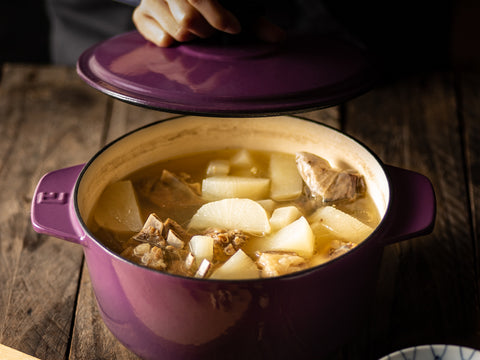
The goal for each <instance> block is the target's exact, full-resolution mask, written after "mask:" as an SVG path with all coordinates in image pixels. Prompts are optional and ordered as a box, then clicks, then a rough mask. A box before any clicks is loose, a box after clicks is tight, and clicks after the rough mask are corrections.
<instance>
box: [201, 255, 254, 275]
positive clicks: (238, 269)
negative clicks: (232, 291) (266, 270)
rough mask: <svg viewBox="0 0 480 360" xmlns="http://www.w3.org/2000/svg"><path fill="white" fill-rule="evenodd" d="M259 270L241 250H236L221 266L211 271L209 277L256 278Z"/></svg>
mask: <svg viewBox="0 0 480 360" xmlns="http://www.w3.org/2000/svg"><path fill="white" fill-rule="evenodd" d="M259 277H260V272H259V270H258V268H257V265H256V264H255V262H254V261H253V260H252V259H251V258H250V257H249V256H248V255H247V254H245V252H243V251H242V250H241V249H239V250H237V252H236V253H235V254H233V255H232V256H231V257H230V258H229V259H228V260H227V261H226V262H225V263H224V264H223V265H222V266H220V267H219V268H218V269H217V270H215V271H214V272H213V274H212V275H211V276H210V279H226V280H227V279H228V280H234V279H256V278H259Z"/></svg>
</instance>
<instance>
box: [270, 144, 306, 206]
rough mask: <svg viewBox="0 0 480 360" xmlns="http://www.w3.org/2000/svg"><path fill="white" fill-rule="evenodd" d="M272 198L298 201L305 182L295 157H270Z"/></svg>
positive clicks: (279, 155)
mask: <svg viewBox="0 0 480 360" xmlns="http://www.w3.org/2000/svg"><path fill="white" fill-rule="evenodd" d="M269 172H270V180H271V185H270V197H271V198H272V199H273V200H277V201H285V200H293V199H296V198H297V197H298V196H300V194H301V193H302V190H303V180H302V177H301V176H300V174H299V173H298V169H297V165H296V163H295V155H291V154H277V153H274V154H272V155H271V156H270V166H269Z"/></svg>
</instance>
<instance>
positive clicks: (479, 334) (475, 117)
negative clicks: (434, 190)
mask: <svg viewBox="0 0 480 360" xmlns="http://www.w3.org/2000/svg"><path fill="white" fill-rule="evenodd" d="M459 93H460V94H459V98H460V116H461V119H462V120H463V136H464V142H465V161H466V171H467V175H468V178H467V187H468V195H469V199H470V211H471V214H472V219H471V221H472V223H471V224H472V233H473V239H472V242H473V243H472V246H473V248H474V249H475V255H476V267H475V270H476V275H477V276H476V277H477V288H476V290H477V292H476V294H477V296H479V292H478V289H479V287H480V285H479V284H478V281H480V277H479V274H480V261H479V259H480V73H478V72H477V73H463V74H461V75H459ZM477 302H478V299H477ZM477 306H478V305H477ZM477 312H478V310H477ZM476 320H477V331H476V333H475V337H476V338H477V341H479V342H480V340H478V339H480V329H479V324H480V319H478V318H477V319H476Z"/></svg>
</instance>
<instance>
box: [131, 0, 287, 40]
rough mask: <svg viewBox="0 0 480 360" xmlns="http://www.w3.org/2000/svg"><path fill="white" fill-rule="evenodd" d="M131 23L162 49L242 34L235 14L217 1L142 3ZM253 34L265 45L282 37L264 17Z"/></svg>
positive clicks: (277, 29)
mask: <svg viewBox="0 0 480 360" xmlns="http://www.w3.org/2000/svg"><path fill="white" fill-rule="evenodd" d="M239 1H241V0H239ZM133 22H134V24H135V26H136V27H137V29H138V31H139V32H140V33H141V34H142V35H143V36H144V37H145V38H146V39H147V40H149V41H151V42H153V43H154V44H156V45H157V46H161V47H167V46H170V45H172V44H173V43H174V42H176V41H177V42H185V41H190V40H193V39H195V38H197V37H199V38H207V37H210V36H212V35H213V34H214V33H216V32H217V31H221V32H225V33H228V34H238V33H240V32H241V30H242V28H241V24H240V22H239V21H238V19H237V18H236V17H235V16H234V14H232V13H231V12H230V11H229V10H227V9H226V8H224V7H223V6H222V5H220V4H219V3H218V1H217V0H142V1H141V3H140V5H139V6H138V7H137V8H136V9H135V11H134V13H133ZM252 30H253V32H254V33H255V34H256V36H257V37H258V38H259V39H261V40H264V41H268V42H278V41H281V40H282V39H283V38H284V37H285V33H284V31H283V30H282V29H281V28H279V27H278V26H276V25H274V24H273V23H271V22H270V21H268V20H267V19H266V18H264V17H261V18H259V19H257V21H256V22H255V24H254V28H253V29H252Z"/></svg>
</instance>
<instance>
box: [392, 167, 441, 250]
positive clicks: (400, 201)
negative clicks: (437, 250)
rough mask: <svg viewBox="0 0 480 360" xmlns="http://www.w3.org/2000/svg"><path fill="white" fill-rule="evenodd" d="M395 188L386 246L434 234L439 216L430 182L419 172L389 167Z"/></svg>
mask: <svg viewBox="0 0 480 360" xmlns="http://www.w3.org/2000/svg"><path fill="white" fill-rule="evenodd" d="M385 169H386V171H387V173H388V174H389V177H390V184H391V187H392V192H391V193H392V200H391V208H390V210H389V218H388V221H389V222H390V226H389V227H388V229H387V230H386V234H385V235H384V245H388V244H393V243H396V242H399V241H402V240H406V239H409V238H412V237H416V236H421V235H426V234H429V233H431V232H432V230H433V226H434V223H435V216H436V201H435V192H434V190H433V186H432V183H431V182H430V180H429V179H428V178H427V177H425V176H424V175H421V174H419V173H417V172H414V171H410V170H406V169H401V168H398V167H395V166H391V165H386V166H385Z"/></svg>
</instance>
